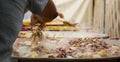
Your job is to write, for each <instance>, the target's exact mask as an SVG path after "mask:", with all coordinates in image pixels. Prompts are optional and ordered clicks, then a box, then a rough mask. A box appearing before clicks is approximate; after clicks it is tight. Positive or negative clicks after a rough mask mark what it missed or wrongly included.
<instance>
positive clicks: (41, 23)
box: [31, 14, 46, 30]
mask: <svg viewBox="0 0 120 62" xmlns="http://www.w3.org/2000/svg"><path fill="white" fill-rule="evenodd" d="M45 23H46V22H44V21H43V20H42V19H41V18H40V17H39V15H34V14H33V15H32V16H31V28H33V27H35V26H36V25H39V29H40V30H42V29H43V28H44V26H45Z"/></svg>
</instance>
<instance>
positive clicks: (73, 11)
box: [24, 0, 120, 37]
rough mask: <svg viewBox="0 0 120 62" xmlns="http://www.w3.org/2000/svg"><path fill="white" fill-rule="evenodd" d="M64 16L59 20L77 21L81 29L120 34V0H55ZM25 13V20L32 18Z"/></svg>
mask: <svg viewBox="0 0 120 62" xmlns="http://www.w3.org/2000/svg"><path fill="white" fill-rule="evenodd" d="M53 1H54V2H55V5H56V7H57V10H58V12H59V13H61V14H63V15H64V18H62V19H61V18H60V17H57V18H56V19H57V20H62V21H67V22H70V23H73V24H74V23H76V24H77V25H76V26H77V28H79V29H91V30H93V31H94V32H97V33H104V34H107V35H109V36H113V37H119V36H120V4H119V3H120V0H53ZM30 16H31V13H30V12H28V13H26V15H25V18H24V21H26V20H27V21H28V20H29V19H30Z"/></svg>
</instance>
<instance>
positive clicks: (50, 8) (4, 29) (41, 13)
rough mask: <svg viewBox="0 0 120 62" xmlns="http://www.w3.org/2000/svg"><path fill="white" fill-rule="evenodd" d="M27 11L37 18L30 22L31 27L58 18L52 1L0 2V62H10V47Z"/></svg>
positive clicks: (20, 0)
mask: <svg viewBox="0 0 120 62" xmlns="http://www.w3.org/2000/svg"><path fill="white" fill-rule="evenodd" d="M27 10H30V11H31V12H32V13H33V14H34V15H35V16H37V17H39V19H38V20H35V21H31V22H32V25H35V24H36V23H42V25H44V24H45V23H46V22H48V21H51V20H53V19H54V18H56V17H57V16H58V12H57V10H56V7H55V5H54V3H53V1H52V0H0V62H10V56H11V53H12V45H13V43H14V41H15V40H16V38H17V35H18V33H19V31H20V30H21V27H22V20H23V17H24V14H25V12H26V11H27ZM34 15H33V16H34Z"/></svg>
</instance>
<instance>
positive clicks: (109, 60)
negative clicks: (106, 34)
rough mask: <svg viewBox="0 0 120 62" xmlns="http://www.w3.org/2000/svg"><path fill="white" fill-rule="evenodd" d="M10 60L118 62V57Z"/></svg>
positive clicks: (25, 60) (17, 58) (20, 59)
mask: <svg viewBox="0 0 120 62" xmlns="http://www.w3.org/2000/svg"><path fill="white" fill-rule="evenodd" d="M12 59H15V60H18V62H120V57H106V58H81V59H67V58H62V59H61V58H55V59H52V58H23V57H12Z"/></svg>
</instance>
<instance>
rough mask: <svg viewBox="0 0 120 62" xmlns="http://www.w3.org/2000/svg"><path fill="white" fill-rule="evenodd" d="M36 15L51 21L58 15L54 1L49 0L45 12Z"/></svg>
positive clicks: (45, 20)
mask: <svg viewBox="0 0 120 62" xmlns="http://www.w3.org/2000/svg"><path fill="white" fill-rule="evenodd" d="M34 15H35V16H37V17H38V18H39V19H40V20H42V21H44V22H49V21H52V20H53V19H54V18H56V17H57V16H58V12H57V9H56V7H55V5H54V3H53V1H52V0H49V1H48V3H47V5H46V7H45V9H44V10H43V12H41V13H40V14H34Z"/></svg>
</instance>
